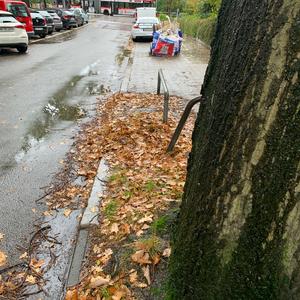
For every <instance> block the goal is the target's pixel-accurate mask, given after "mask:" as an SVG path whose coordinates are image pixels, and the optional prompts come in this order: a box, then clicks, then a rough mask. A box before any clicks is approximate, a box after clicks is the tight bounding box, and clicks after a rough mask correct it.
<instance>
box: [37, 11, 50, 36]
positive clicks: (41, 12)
mask: <svg viewBox="0 0 300 300" xmlns="http://www.w3.org/2000/svg"><path fill="white" fill-rule="evenodd" d="M37 12H38V13H39V14H41V15H42V16H43V17H44V18H45V19H46V23H47V27H48V34H52V33H53V31H54V21H53V18H52V17H51V16H50V14H49V13H48V12H47V11H46V10H38V11H37Z"/></svg>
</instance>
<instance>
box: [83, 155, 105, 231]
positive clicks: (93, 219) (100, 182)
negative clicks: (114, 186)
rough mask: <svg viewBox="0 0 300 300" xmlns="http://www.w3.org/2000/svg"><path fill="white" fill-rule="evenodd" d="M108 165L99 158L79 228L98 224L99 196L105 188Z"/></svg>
mask: <svg viewBox="0 0 300 300" xmlns="http://www.w3.org/2000/svg"><path fill="white" fill-rule="evenodd" d="M107 172H108V165H107V163H106V161H105V160H104V159H101V161H100V163H99V167H98V170H97V174H96V177H95V180H94V184H93V187H92V191H91V194H90V198H89V200H88V205H87V207H86V208H85V211H84V213H83V216H82V219H81V222H80V228H81V229H83V228H87V227H89V226H90V225H98V224H99V223H98V219H97V216H98V215H99V204H100V198H101V197H102V196H103V193H104V190H105V179H106V178H107Z"/></svg>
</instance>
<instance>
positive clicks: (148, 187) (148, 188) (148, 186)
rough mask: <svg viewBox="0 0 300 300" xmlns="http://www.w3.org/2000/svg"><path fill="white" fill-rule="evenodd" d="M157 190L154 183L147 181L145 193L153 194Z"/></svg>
mask: <svg viewBox="0 0 300 300" xmlns="http://www.w3.org/2000/svg"><path fill="white" fill-rule="evenodd" d="M156 188H157V185H156V183H155V182H154V181H152V180H149V181H147V183H146V184H145V188H144V189H145V191H147V192H152V191H153V190H155V189H156Z"/></svg>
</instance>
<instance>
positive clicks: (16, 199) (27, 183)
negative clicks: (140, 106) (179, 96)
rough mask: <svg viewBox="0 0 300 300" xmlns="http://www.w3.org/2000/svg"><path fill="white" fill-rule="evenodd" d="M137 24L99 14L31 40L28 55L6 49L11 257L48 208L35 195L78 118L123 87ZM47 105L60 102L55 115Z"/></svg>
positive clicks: (2, 165)
mask: <svg viewBox="0 0 300 300" xmlns="http://www.w3.org/2000/svg"><path fill="white" fill-rule="evenodd" d="M131 24H132V20H131V19H127V18H124V17H113V18H112V17H100V18H97V19H96V20H95V21H94V22H91V23H90V24H89V25H88V26H86V27H85V28H82V29H81V30H78V31H76V32H74V33H72V32H71V33H70V34H69V35H68V36H67V37H65V38H63V39H60V38H58V39H56V40H55V41H54V42H47V43H44V44H35V45H32V46H30V48H29V53H28V54H27V55H19V54H17V53H16V52H14V51H10V50H8V51H5V52H2V53H0V233H3V234H5V238H4V240H3V241H0V250H2V251H4V252H5V253H6V254H7V255H8V259H9V263H10V264H12V263H15V262H16V261H18V257H19V255H20V254H21V253H22V252H23V250H22V248H20V246H23V247H25V248H26V247H27V243H28V241H29V239H30V236H31V235H32V233H33V232H34V231H35V228H34V222H35V221H36V220H37V219H38V218H39V217H40V216H41V214H40V212H43V211H44V210H45V207H43V206H39V205H37V203H36V201H35V200H36V199H38V198H39V197H40V196H42V195H43V191H42V189H41V188H42V187H45V186H48V185H49V184H50V183H51V180H52V178H53V176H54V175H55V173H56V172H57V171H58V170H59V168H60V167H61V162H62V161H61V160H63V159H64V157H65V154H66V152H67V151H68V149H69V147H70V145H71V144H72V142H73V141H72V136H74V133H75V132H76V130H77V129H78V126H77V122H78V121H79V120H81V118H82V117H86V118H85V119H87V118H88V117H90V116H91V115H92V114H93V109H94V104H95V102H96V98H97V97H99V95H101V94H104V93H106V92H107V91H118V90H119V88H120V85H121V82H122V79H123V76H124V73H125V68H126V60H124V57H123V52H122V49H123V48H122V47H124V46H125V45H126V44H127V41H128V37H129V30H130V26H131ZM48 104H50V105H51V107H52V106H53V107H55V108H57V109H58V112H56V114H55V115H54V116H52V115H51V111H50V112H49V110H47V109H45V107H47V105H48ZM48 107H49V105H48ZM52 113H53V111H52ZM35 210H36V211H35Z"/></svg>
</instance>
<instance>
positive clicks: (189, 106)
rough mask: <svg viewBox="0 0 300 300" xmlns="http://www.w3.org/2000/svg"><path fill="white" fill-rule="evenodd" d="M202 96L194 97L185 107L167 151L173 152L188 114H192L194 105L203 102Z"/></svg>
mask: <svg viewBox="0 0 300 300" xmlns="http://www.w3.org/2000/svg"><path fill="white" fill-rule="evenodd" d="M202 99H203V98H202V96H199V97H196V98H194V99H192V100H191V101H189V102H188V104H187V106H186V107H185V109H184V111H183V114H182V116H181V118H180V120H179V123H178V125H177V127H176V129H175V131H174V133H173V136H172V139H171V141H170V144H169V146H168V149H167V152H171V151H172V150H173V148H174V146H175V144H176V142H177V140H178V138H179V136H180V133H181V131H182V129H183V127H184V125H185V122H186V120H187V118H188V116H189V115H190V112H191V110H192V108H193V107H194V105H195V104H197V103H199V102H201V100H202Z"/></svg>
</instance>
